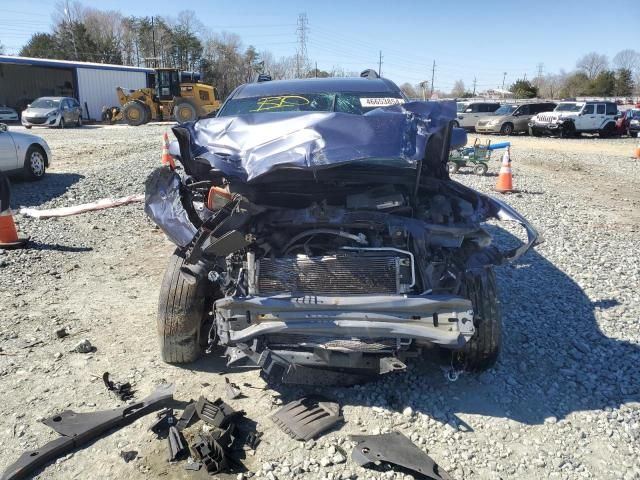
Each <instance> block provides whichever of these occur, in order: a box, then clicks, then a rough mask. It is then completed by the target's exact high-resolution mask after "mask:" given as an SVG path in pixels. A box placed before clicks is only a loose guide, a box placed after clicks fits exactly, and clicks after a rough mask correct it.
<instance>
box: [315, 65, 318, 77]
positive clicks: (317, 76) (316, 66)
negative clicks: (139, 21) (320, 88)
mask: <svg viewBox="0 0 640 480" xmlns="http://www.w3.org/2000/svg"><path fill="white" fill-rule="evenodd" d="M315 73H316V75H315V77H316V78H318V62H316V72H315Z"/></svg>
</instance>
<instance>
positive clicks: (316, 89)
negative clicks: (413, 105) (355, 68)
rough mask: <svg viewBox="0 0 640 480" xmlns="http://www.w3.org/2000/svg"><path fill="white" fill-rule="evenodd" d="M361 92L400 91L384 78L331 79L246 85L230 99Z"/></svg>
mask: <svg viewBox="0 0 640 480" xmlns="http://www.w3.org/2000/svg"><path fill="white" fill-rule="evenodd" d="M322 92H361V93H385V92H388V93H390V94H394V95H397V94H400V95H402V93H401V90H400V89H399V88H398V87H397V86H396V84H395V83H393V82H392V81H391V80H387V79H386V78H361V77H331V78H306V79H296V80H271V81H267V82H258V83H246V84H244V85H241V86H240V87H238V88H237V89H236V91H235V93H233V94H232V95H231V97H232V98H250V97H259V96H265V95H282V94H285V93H322Z"/></svg>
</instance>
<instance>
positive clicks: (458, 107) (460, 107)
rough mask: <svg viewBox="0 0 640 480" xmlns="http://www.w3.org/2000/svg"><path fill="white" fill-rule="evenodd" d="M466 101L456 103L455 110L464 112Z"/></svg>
mask: <svg viewBox="0 0 640 480" xmlns="http://www.w3.org/2000/svg"><path fill="white" fill-rule="evenodd" d="M467 105H469V104H468V103H456V110H457V111H458V113H460V112H464V110H465V108H467Z"/></svg>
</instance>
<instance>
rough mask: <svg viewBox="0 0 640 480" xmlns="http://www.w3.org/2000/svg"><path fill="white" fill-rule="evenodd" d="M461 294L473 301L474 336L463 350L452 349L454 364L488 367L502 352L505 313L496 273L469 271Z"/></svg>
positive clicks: (460, 366) (491, 270)
mask: <svg viewBox="0 0 640 480" xmlns="http://www.w3.org/2000/svg"><path fill="white" fill-rule="evenodd" d="M462 296H464V297H465V298H468V299H470V300H471V302H472V304H473V313H474V316H473V322H474V325H475V328H476V331H475V333H474V334H473V337H471V340H469V341H468V342H467V344H466V345H465V346H464V347H463V348H462V349H461V350H457V351H455V352H453V355H454V357H453V358H454V365H455V366H456V368H461V369H464V370H466V371H479V370H485V369H487V368H490V367H491V366H493V364H494V363H495V362H496V360H497V359H498V354H499V353H500V341H501V337H502V315H501V313H500V305H499V303H498V292H497V286H496V274H495V271H494V270H493V269H489V270H487V271H486V275H482V274H479V273H473V272H469V273H468V274H467V275H466V277H465V281H464V284H463V291H462Z"/></svg>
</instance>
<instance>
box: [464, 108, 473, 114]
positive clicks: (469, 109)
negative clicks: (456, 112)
mask: <svg viewBox="0 0 640 480" xmlns="http://www.w3.org/2000/svg"><path fill="white" fill-rule="evenodd" d="M472 111H473V108H467V109H466V110H465V111H464V113H471V112H472Z"/></svg>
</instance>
